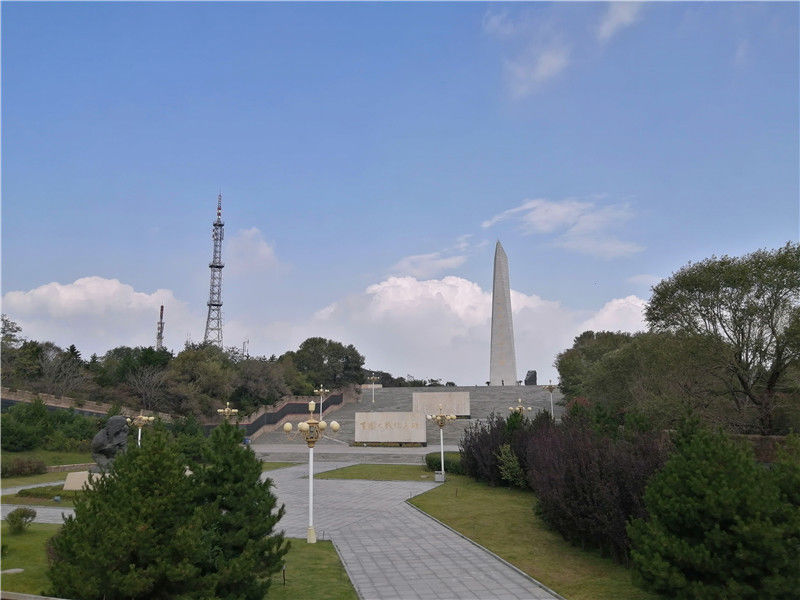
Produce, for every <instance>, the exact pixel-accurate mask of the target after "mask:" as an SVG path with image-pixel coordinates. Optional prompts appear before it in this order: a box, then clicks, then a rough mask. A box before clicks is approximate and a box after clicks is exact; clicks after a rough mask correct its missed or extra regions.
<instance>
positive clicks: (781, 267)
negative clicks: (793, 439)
mask: <svg viewBox="0 0 800 600" xmlns="http://www.w3.org/2000/svg"><path fill="white" fill-rule="evenodd" d="M645 316H646V319H647V322H648V323H649V325H650V328H651V330H653V331H680V332H685V333H688V334H695V335H711V336H714V337H716V338H718V339H720V340H722V341H724V343H725V344H726V347H727V350H726V351H725V352H724V353H722V354H720V355H719V356H718V360H719V362H720V365H721V366H722V367H723V368H725V369H728V370H729V371H730V372H731V373H732V374H733V379H732V385H731V386H730V389H729V390H728V394H729V398H730V399H731V400H732V402H733V404H734V405H735V407H736V408H737V409H741V408H742V407H743V406H746V405H748V404H749V405H753V406H755V407H756V409H757V410H758V414H759V427H760V430H761V432H762V433H765V434H766V433H773V432H774V431H775V425H774V415H775V409H776V403H777V402H778V401H779V400H780V399H781V398H782V397H783V396H782V394H786V393H787V392H788V393H791V395H790V397H789V398H790V401H791V402H792V404H793V405H794V406H795V407H797V390H796V389H791V388H790V384H791V380H790V379H789V378H788V377H787V373H788V372H789V370H790V368H791V367H792V366H793V365H795V364H797V362H798V361H800V244H797V243H788V244H786V245H785V246H783V247H782V248H779V249H777V250H758V251H756V252H753V253H751V254H747V255H745V256H743V257H729V256H723V257H721V258H716V257H712V258H709V259H706V260H703V261H701V262H699V263H695V264H689V265H687V266H685V267H683V268H682V269H680V270H679V271H678V272H677V273H674V274H673V275H672V276H671V277H669V278H667V279H665V280H663V281H661V282H660V283H659V284H657V285H656V286H655V287H654V288H653V296H652V298H651V299H650V302H649V304H648V306H647V309H646V312H645Z"/></svg>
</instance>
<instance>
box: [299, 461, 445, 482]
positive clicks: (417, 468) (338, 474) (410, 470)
mask: <svg viewBox="0 0 800 600" xmlns="http://www.w3.org/2000/svg"><path fill="white" fill-rule="evenodd" d="M314 479H369V480H372V481H433V473H432V472H431V471H428V470H427V469H426V468H425V467H424V466H422V465H368V464H363V465H351V466H349V467H342V468H341V469H334V470H333V471H325V472H324V473H319V474H317V475H314Z"/></svg>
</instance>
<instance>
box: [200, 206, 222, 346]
mask: <svg viewBox="0 0 800 600" xmlns="http://www.w3.org/2000/svg"><path fill="white" fill-rule="evenodd" d="M213 225H214V229H213V231H212V234H211V239H213V240H214V251H213V255H212V258H211V262H210V263H209V265H208V266H209V268H210V269H211V284H210V285H209V290H208V318H207V319H206V334H205V337H204V338H203V342H204V343H209V342H210V343H212V344H216V345H217V346H219V347H220V348H222V268H223V267H224V266H225V264H224V263H223V262H222V238H223V236H224V231H225V229H224V226H225V224H224V223H223V222H222V194H220V195H219V196H217V220H216V221H214V223H213Z"/></svg>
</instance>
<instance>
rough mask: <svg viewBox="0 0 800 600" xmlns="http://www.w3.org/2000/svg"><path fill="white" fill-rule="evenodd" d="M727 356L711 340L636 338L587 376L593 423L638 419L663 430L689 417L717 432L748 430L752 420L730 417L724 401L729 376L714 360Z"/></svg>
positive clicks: (602, 359) (585, 388)
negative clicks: (721, 429) (720, 429)
mask: <svg viewBox="0 0 800 600" xmlns="http://www.w3.org/2000/svg"><path fill="white" fill-rule="evenodd" d="M725 350H726V348H725V346H724V343H722V342H721V341H720V340H719V339H717V338H713V337H712V336H701V335H686V334H674V333H671V332H661V333H652V332H648V333H638V334H635V335H633V336H632V337H631V339H630V342H629V343H626V344H625V345H623V346H621V347H619V348H617V349H616V350H613V351H611V352H608V353H606V354H604V355H603V356H602V357H600V358H599V359H598V360H597V361H596V362H594V363H593V364H592V365H591V366H590V367H589V368H588V369H587V370H586V372H585V374H584V376H583V382H582V384H581V385H582V392H583V394H584V396H585V397H586V398H587V399H588V400H589V402H590V404H591V406H592V409H593V411H590V412H592V413H593V414H592V418H593V420H595V421H597V417H601V416H603V417H607V418H608V419H609V423H610V424H611V425H612V426H616V425H620V424H622V423H624V422H625V421H626V419H630V418H633V416H634V415H638V416H641V417H643V418H644V419H646V420H647V421H649V423H650V425H651V426H652V427H655V428H658V429H663V428H672V427H675V426H676V424H677V423H678V422H679V421H680V420H681V419H683V418H685V417H686V416H687V415H689V414H691V415H694V416H697V417H699V418H701V419H702V420H703V421H705V422H708V423H709V424H712V425H714V426H717V425H719V426H723V427H725V428H726V429H730V430H743V429H747V428H748V427H749V426H750V423H751V420H752V415H747V414H741V413H736V412H734V411H731V410H730V409H729V406H728V402H727V400H726V396H725V394H726V392H727V390H728V386H729V385H730V383H731V374H730V372H729V371H727V370H725V369H723V368H721V367H720V365H719V361H718V360H717V358H716V357H717V356H718V355H719V354H721V353H723V352H724V351H725ZM601 412H602V413H603V414H602V415H601ZM609 433H611V434H612V435H613V432H611V431H609Z"/></svg>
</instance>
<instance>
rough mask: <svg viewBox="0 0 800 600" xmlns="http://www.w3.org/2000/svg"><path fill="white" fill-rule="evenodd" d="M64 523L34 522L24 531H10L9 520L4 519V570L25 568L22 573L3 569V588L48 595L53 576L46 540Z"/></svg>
mask: <svg viewBox="0 0 800 600" xmlns="http://www.w3.org/2000/svg"><path fill="white" fill-rule="evenodd" d="M60 528H61V525H50V524H47V523H31V525H30V526H29V527H28V529H27V530H26V531H25V532H24V533H19V534H16V535H11V534H10V533H9V532H8V523H6V522H5V521H3V524H2V529H0V533H2V536H3V545H4V546H7V548H8V551H7V553H6V555H5V556H3V570H6V569H24V571H23V572H22V573H4V574H3V591H6V592H19V593H21V594H36V595H39V596H45V595H47V594H46V592H47V591H48V589H47V588H49V587H50V580H49V579H48V578H47V551H46V550H45V547H46V544H47V540H49V539H50V538H51V537H52V536H54V535H55V534H56V533H57V532H58V530H59V529H60Z"/></svg>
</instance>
